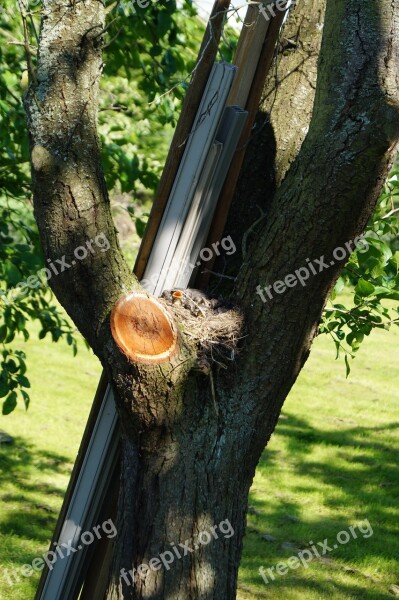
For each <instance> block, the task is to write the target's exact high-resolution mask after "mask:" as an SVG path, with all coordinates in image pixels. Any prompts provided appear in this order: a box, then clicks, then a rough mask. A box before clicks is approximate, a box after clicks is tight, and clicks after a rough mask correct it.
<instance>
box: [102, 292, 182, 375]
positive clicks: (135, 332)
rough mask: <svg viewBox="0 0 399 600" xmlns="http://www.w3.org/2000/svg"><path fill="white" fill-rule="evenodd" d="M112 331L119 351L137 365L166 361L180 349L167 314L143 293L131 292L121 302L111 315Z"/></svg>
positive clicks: (174, 330) (157, 303)
mask: <svg viewBox="0 0 399 600" xmlns="http://www.w3.org/2000/svg"><path fill="white" fill-rule="evenodd" d="M111 331H112V335H113V338H114V340H115V342H116V344H117V345H118V347H119V349H120V350H121V351H122V352H124V354H126V356H128V357H129V358H130V359H131V360H133V361H134V362H137V363H142V364H151V365H152V364H160V363H164V362H167V361H169V360H170V359H171V358H172V357H173V355H174V354H175V353H176V351H177V348H178V343H177V330H176V328H175V326H174V324H173V322H172V319H171V317H170V316H169V314H168V312H167V311H166V309H165V308H164V307H163V306H162V305H161V304H160V303H159V302H157V300H156V299H155V298H152V297H151V296H148V295H147V294H146V293H144V292H130V293H128V294H126V295H125V296H122V297H121V298H120V299H119V300H118V302H117V303H116V304H115V306H114V307H113V309H112V312H111Z"/></svg>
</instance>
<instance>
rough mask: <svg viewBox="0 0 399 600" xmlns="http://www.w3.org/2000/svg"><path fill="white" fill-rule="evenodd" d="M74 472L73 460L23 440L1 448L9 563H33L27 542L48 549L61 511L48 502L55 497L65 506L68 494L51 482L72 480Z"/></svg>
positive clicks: (0, 483) (0, 484) (0, 472)
mask: <svg viewBox="0 0 399 600" xmlns="http://www.w3.org/2000/svg"><path fill="white" fill-rule="evenodd" d="M70 472H71V463H70V459H69V458H67V457H65V456H63V455H61V454H56V453H53V452H47V451H44V450H40V449H38V448H37V447H35V446H33V445H31V444H30V443H29V442H27V441H26V440H24V439H23V438H21V437H16V438H15V439H14V442H13V443H11V444H1V445H0V500H1V504H2V508H4V507H7V510H6V511H5V515H3V516H2V519H1V533H2V535H3V536H4V538H5V539H6V541H7V555H8V560H10V561H13V560H15V562H18V563H20V562H21V561H24V562H31V561H32V558H34V557H32V556H30V555H28V553H27V552H25V551H24V550H23V549H22V546H23V541H24V540H31V539H33V540H37V541H38V542H40V543H41V544H43V545H44V546H46V545H47V542H48V540H49V539H50V538H51V536H52V533H53V530H54V527H55V523H56V520H57V516H58V511H57V510H56V509H55V508H53V507H51V506H49V505H47V504H46V503H45V500H44V498H45V497H48V496H53V497H54V496H55V497H57V502H58V504H61V502H62V499H63V497H64V494H65V490H64V489H63V488H60V487H57V485H56V484H52V483H51V480H52V478H53V477H54V475H57V476H58V475H65V476H69V475H70ZM40 479H42V481H41V480H40ZM14 550H15V551H14ZM21 564H22V562H21Z"/></svg>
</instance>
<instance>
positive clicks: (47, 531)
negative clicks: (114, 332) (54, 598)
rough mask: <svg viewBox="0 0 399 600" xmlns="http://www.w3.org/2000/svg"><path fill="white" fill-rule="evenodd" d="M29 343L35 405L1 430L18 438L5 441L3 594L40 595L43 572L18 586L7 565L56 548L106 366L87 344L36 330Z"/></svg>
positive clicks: (0, 449)
mask: <svg viewBox="0 0 399 600" xmlns="http://www.w3.org/2000/svg"><path fill="white" fill-rule="evenodd" d="M24 346H25V348H24V349H25V350H26V353H27V356H28V369H29V371H28V373H27V374H28V376H29V378H30V380H31V384H32V390H31V405H30V407H29V410H28V412H25V409H23V408H22V407H18V408H17V410H16V411H15V412H14V413H12V414H11V415H9V416H7V417H4V416H0V430H3V431H6V432H7V433H8V434H10V435H12V436H13V437H14V440H15V441H14V443H13V444H0V500H1V504H0V599H1V600H3V599H4V600H10V599H11V600H28V599H31V598H33V596H34V592H35V588H36V586H37V583H38V578H39V575H38V574H36V575H35V576H32V577H23V576H21V575H20V579H21V581H20V583H16V584H15V585H13V586H12V587H11V586H10V584H9V583H8V581H7V578H6V573H5V571H4V569H8V572H9V573H11V572H12V571H13V569H15V568H19V567H21V566H22V565H23V564H28V563H32V560H33V558H35V557H39V556H41V555H42V554H43V553H45V552H47V550H48V545H49V540H50V538H51V536H52V532H53V530H54V527H55V523H56V520H57V515H58V512H59V509H60V507H61V503H62V499H63V495H64V493H65V490H66V486H67V485H68V481H69V477H70V474H71V470H72V467H73V462H74V460H75V457H76V454H77V451H78V447H79V443H80V439H81V437H82V433H83V429H84V427H85V424H86V421H87V417H88V414H89V410H90V405H91V403H92V401H93V397H94V392H95V389H96V386H97V383H98V379H99V375H100V372H101V369H100V364H99V362H98V360H97V358H96V357H95V356H94V355H93V354H92V353H91V352H89V351H88V350H87V349H86V347H85V346H84V344H83V343H80V346H79V352H78V355H77V357H76V358H74V357H73V355H72V352H71V349H70V348H69V347H68V346H67V345H66V344H64V343H58V344H52V343H51V342H48V341H47V340H43V341H39V340H38V339H37V337H36V339H34V338H33V336H32V338H31V340H29V342H28V343H27V344H25V345H24ZM13 581H15V580H14V579H13Z"/></svg>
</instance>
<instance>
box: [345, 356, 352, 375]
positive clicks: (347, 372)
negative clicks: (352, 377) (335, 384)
mask: <svg viewBox="0 0 399 600" xmlns="http://www.w3.org/2000/svg"><path fill="white" fill-rule="evenodd" d="M345 365H346V379H348V377H349V373H350V372H351V367H350V364H349V358H348V355H347V354H345Z"/></svg>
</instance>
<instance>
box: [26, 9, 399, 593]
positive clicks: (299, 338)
mask: <svg viewBox="0 0 399 600" xmlns="http://www.w3.org/2000/svg"><path fill="white" fill-rule="evenodd" d="M311 8H312V12H311V14H312V15H313V17H309V18H308V17H306V14H307V13H305V12H304V11H306V9H309V5H308V2H305V3H304V5H303V6H302V5H301V4H299V6H298V7H297V8H296V9H295V11H296V13H295V14H296V16H295V17H294V19H295V20H294V23H297V25H294V27H296V28H297V30H298V31H301V27H302V25H301V26H300V27H299V25H298V24H301V23H302V21H303V19H305V21H306V19H308V21H306V22H308V23H309V24H310V23H313V24H314V23H315V19H314V15H317V19H318V20H319V21H318V23H319V27H320V28H321V20H320V15H322V14H323V10H324V1H323V0H319V2H318V1H317V0H314V1H313V2H311ZM103 13H104V9H103V6H102V4H101V3H99V2H97V1H96V0H86V1H85V2H83V3H76V4H73V6H71V7H70V8H65V4H64V3H63V2H61V0H45V1H44V17H43V22H42V28H41V36H40V51H39V62H38V69H37V77H36V79H37V80H36V81H32V83H31V86H30V89H29V92H28V95H27V97H26V101H25V105H26V109H27V114H28V125H29V130H30V136H31V147H32V173H33V188H34V202H35V212H36V218H37V221H38V225H39V229H40V233H41V238H42V243H43V247H44V251H45V254H46V257H48V258H49V259H50V258H52V259H54V257H60V256H63V255H65V260H66V261H67V262H68V263H70V264H71V267H70V268H69V269H67V270H65V272H62V273H60V274H59V275H58V276H56V277H52V278H51V282H50V283H51V285H52V287H53V289H54V291H55V293H56V295H57V297H58V298H59V300H60V302H61V303H62V304H63V306H64V307H65V308H66V310H67V311H68V313H69V314H70V316H71V317H72V318H73V320H74V321H75V323H76V325H77V326H78V328H79V329H80V331H81V332H82V333H83V335H84V336H85V337H86V338H87V339H88V341H89V343H90V344H91V346H92V348H93V349H94V351H95V352H96V354H97V355H98V356H99V358H100V360H101V361H102V363H103V365H104V367H105V369H106V371H107V374H108V376H109V378H110V381H112V383H113V385H114V388H115V392H116V398H117V407H118V411H119V414H120V417H121V423H122V426H123V452H122V454H123V465H122V484H121V491H120V501H119V518H118V524H117V528H118V537H117V541H116V544H115V552H114V561H113V569H112V574H111V577H110V584H109V590H108V593H107V598H108V599H113V600H114V599H122V598H123V599H140V598H151V599H152V600H155V599H163V600H166V599H168V600H169V599H170V600H172V599H173V600H175V599H182V600H183V599H185V600H186V599H200V598H201V600H204V599H205V600H208V599H209V600H210V599H215V600H216V599H218V600H220V599H221V598H222V599H227V600H230V599H233V598H234V597H235V589H236V580H237V570H238V564H239V558H240V553H241V547H242V537H243V533H244V528H245V513H246V507H247V495H248V490H249V487H250V485H251V481H252V478H253V475H254V471H255V467H256V464H257V462H258V460H259V457H260V454H261V452H262V450H263V448H264V446H265V444H266V443H267V441H268V440H269V438H270V435H271V433H272V432H273V430H274V428H275V425H276V423H277V420H278V417H279V414H280V411H281V407H282V404H283V402H284V399H285V397H286V396H287V394H288V392H289V390H290V388H291V386H292V385H293V383H294V382H295V379H296V377H297V375H298V373H299V372H300V370H301V368H302V366H303V364H304V362H305V360H306V358H307V356H308V354H309V350H310V345H311V342H312V339H313V337H314V335H315V333H316V330H317V325H318V321H319V318H320V314H321V311H322V308H323V305H324V303H325V301H326V298H327V296H328V294H329V292H330V290H331V288H332V286H333V285H334V282H335V280H336V278H337V276H338V274H339V271H340V269H341V268H342V265H343V264H344V262H345V258H344V257H342V258H341V259H337V258H336V257H335V255H333V251H334V249H336V248H337V247H342V248H345V244H346V243H347V242H349V241H351V240H354V239H355V237H356V236H357V235H358V234H360V233H361V231H362V230H363V228H364V226H365V224H366V222H367V220H368V218H369V216H370V214H371V212H372V210H373V207H374V205H375V202H376V199H377V197H378V194H379V191H380V189H381V186H382V184H383V182H384V179H385V176H386V174H387V170H388V167H389V165H390V161H391V159H392V155H393V151H394V148H395V145H396V143H397V141H398V135H399V111H398V106H399V104H398V92H397V90H398V84H399V78H398V72H397V65H398V58H399V50H398V47H399V41H398V40H399V36H398V34H399V31H398V20H399V10H398V7H395V6H394V5H393V4H392V3H391V2H390V0H378V1H377V0H368V1H366V0H352V2H350V3H348V2H347V1H346V0H335V1H334V2H332V0H328V2H327V9H326V14H325V22H324V31H323V41H322V45H321V50H320V57H319V62H318V73H317V89H316V93H315V102H314V109H313V111H311V110H310V109H309V106H310V103H311V102H312V101H313V95H312V93H311V91H309V88H307V87H306V86H304V87H303V89H305V90H307V91H306V94H307V98H308V99H307V101H306V103H307V107H306V109H304V110H303V111H302V113H301V115H299V116H298V119H297V121H296V122H295V131H296V132H297V133H298V131H302V134H301V135H300V136H299V137H296V135H295V136H292V135H290V134H289V132H287V128H289V127H290V126H291V123H292V120H291V119H288V120H287V119H283V118H281V119H280V120H279V121H278V122H279V127H281V129H282V130H281V131H278V132H275V134H274V138H275V141H276V146H275V151H274V155H275V162H276V163H277V164H278V169H277V175H276V177H275V184H274V185H275V188H276V189H275V192H274V194H273V196H272V197H270V198H269V199H268V202H267V212H266V215H265V217H264V218H263V220H262V221H261V222H260V223H259V224H258V225H257V229H255V230H254V232H255V233H256V235H253V236H252V238H251V240H250V244H249V245H248V247H247V248H246V252H245V253H244V255H243V257H242V258H243V263H242V265H240V269H239V273H238V277H237V281H236V284H235V287H234V289H233V290H231V294H232V295H231V297H232V299H233V301H234V302H235V303H236V304H237V305H238V306H239V310H240V312H241V314H242V315H243V317H244V320H245V337H244V339H243V342H242V347H241V349H240V352H239V354H238V358H237V359H236V361H235V362H233V363H232V364H230V365H229V367H228V368H227V369H222V368H219V367H218V365H217V364H216V363H214V364H212V361H211V360H210V357H209V355H207V353H206V352H205V351H204V350H203V348H202V346H201V344H199V340H198V339H197V340H195V339H194V341H193V337H192V336H193V335H194V330H195V326H194V325H193V322H192V319H190V318H189V315H188V314H185V313H184V311H178V310H177V309H176V308H174V307H173V306H172V307H170V306H169V307H166V310H168V311H170V316H171V317H170V318H171V319H172V320H173V321H175V322H177V323H178V330H179V332H180V333H179V350H178V352H177V354H176V355H174V356H173V357H171V359H170V361H169V362H164V363H161V364H158V365H146V364H139V363H134V362H130V361H129V360H128V358H127V357H126V355H125V354H124V353H123V352H122V351H121V350H120V349H119V347H118V345H117V344H116V343H115V341H114V338H113V337H112V333H111V327H110V312H111V309H112V308H113V306H114V305H115V303H116V302H117V300H118V299H119V298H120V297H121V296H122V295H123V293H124V292H126V291H128V290H129V291H130V290H138V289H139V288H140V286H139V284H138V282H137V281H136V279H135V278H134V277H133V276H132V275H131V274H130V272H129V270H128V267H127V266H126V263H125V261H124V259H123V258H122V256H121V254H120V251H119V246H118V242H117V239H116V237H115V232H114V228H113V225H112V220H111V216H110V209H109V201H108V197H107V192H106V189H105V184H104V180H103V176H102V171H101V166H100V162H99V149H98V140H97V134H96V113H97V94H98V79H99V75H100V71H101V65H102V62H101V33H102V29H103V26H104V14H103ZM309 14H310V13H309ZM76 17H78V18H76ZM312 19H313V20H312ZM317 19H316V21H317ZM309 27H310V25H309ZM310 30H311V29H310ZM305 39H307V40H310V39H311V36H310V35H309V36H308V34H306V35H305ZM317 40H318V38H317V37H316V41H315V48H316V50H317V49H318V43H319V42H318V41H317ZM309 43H310V41H309ZM295 53H297V54H298V55H300V54H301V46H300V43H298V45H297V46H296V47H295V51H294V54H295ZM312 60H313V59H312ZM312 65H313V66H312V69H311V72H310V75H309V72H308V71H306V65H304V66H303V71H301V73H302V75H301V77H300V79H299V81H297V83H296V84H295V87H294V93H295V90H296V91H298V90H299V89H300V88H301V86H303V85H304V84H303V79H302V77H304V78H306V75H305V73H306V74H307V76H308V78H309V77H310V80H311V85H310V88H311V89H312V87H313V85H314V83H313V82H314V81H315V79H316V73H315V62H313V63H312ZM286 85H287V86H288V87H287V88H285V85H284V88H281V89H283V90H284V95H285V97H286V98H289V89H290V88H289V84H286ZM268 89H269V88H266V96H267V98H268V97H269V95H268V94H269V92H267V90H268ZM277 93H279V90H277ZM267 98H266V105H267V102H268V100H267ZM280 104H281V106H283V105H284V102H281V103H280ZM295 106H296V104H295V101H292V107H293V110H294V109H295ZM269 110H270V109H269ZM274 110H275V108H273V111H274ZM280 110H283V109H280ZM310 114H311V120H310V124H306V125H305V126H303V125H302V124H303V123H304V122H306V119H307V118H308V115H310ZM276 122H277V121H276ZM283 130H284V131H283ZM305 133H306V137H305ZM263 152H265V153H266V154H267V153H268V152H269V148H268V147H265V148H264V150H263ZM268 160H269V161H270V156H269V159H268ZM249 169H250V162H247V170H248V171H247V173H248V172H250V171H249ZM243 176H244V177H248V174H245V173H244V175H243ZM249 189H250V191H251V196H252V195H257V196H258V197H261V196H262V193H263V192H262V190H263V189H264V174H263V175H262V174H261V173H259V171H258V172H256V174H255V177H254V180H253V182H252V185H251V187H250V188H249ZM252 192H253V194H252ZM246 194H248V191H246ZM243 198H244V199H246V196H245V195H243ZM254 220H255V219H254V215H253V214H245V218H243V219H242V221H241V224H242V225H244V229H245V228H249V227H250V226H251V225H252V223H253V221H254ZM99 234H103V236H104V237H105V238H106V240H107V241H108V244H109V249H108V251H104V252H96V251H95V252H91V251H90V250H89V252H88V255H87V257H86V259H85V260H82V261H76V260H75V259H74V256H75V257H76V254H75V253H74V252H75V249H76V247H77V246H84V245H86V246H87V241H88V240H95V238H96V236H98V235H99ZM322 255H323V258H322V261H323V262H322V263H320V262H319V263H316V261H317V260H320V258H321V256H322ZM74 260H75V263H76V264H74V265H73V261H74ZM309 261H311V262H312V263H314V264H315V265H316V264H317V265H318V269H317V272H316V274H314V273H313V272H312V273H309V277H308V278H307V279H306V280H305V281H304V282H303V283H304V285H300V284H299V283H297V284H296V285H295V286H293V287H289V286H285V287H286V290H285V292H284V293H277V292H274V293H273V295H272V297H271V298H270V297H269V296H268V295H267V292H262V290H264V289H265V286H266V287H267V286H271V285H273V283H274V282H276V281H277V280H284V278H285V277H286V276H287V275H289V274H294V273H295V272H296V271H297V270H298V269H300V268H303V267H307V266H308V265H309ZM332 262H334V264H332ZM320 264H322V265H324V266H323V268H322V269H321V270H320V271H319V265H320ZM308 270H309V269H308ZM258 286H260V288H259V287H258ZM259 289H260V290H261V292H262V293H259ZM257 290H258V293H257ZM280 290H281V286H280ZM262 294H263V300H264V301H262ZM139 325H140V323H139ZM187 334H191V335H187ZM210 336H211V337H212V331H211V332H210ZM194 337H195V336H194ZM222 341H223V340H222ZM204 364H205V367H204ZM213 389H214V390H215V393H213ZM233 532H234V533H233ZM196 546H198V547H196ZM179 555H180V556H181V557H180V556H179ZM172 559H173V560H172ZM140 565H144V566H141V567H140V569H139V573H138V574H137V569H138V568H139V566H140ZM148 567H149V568H148ZM130 571H132V573H131V574H130V573H129V572H130ZM133 578H134V582H133Z"/></svg>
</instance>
